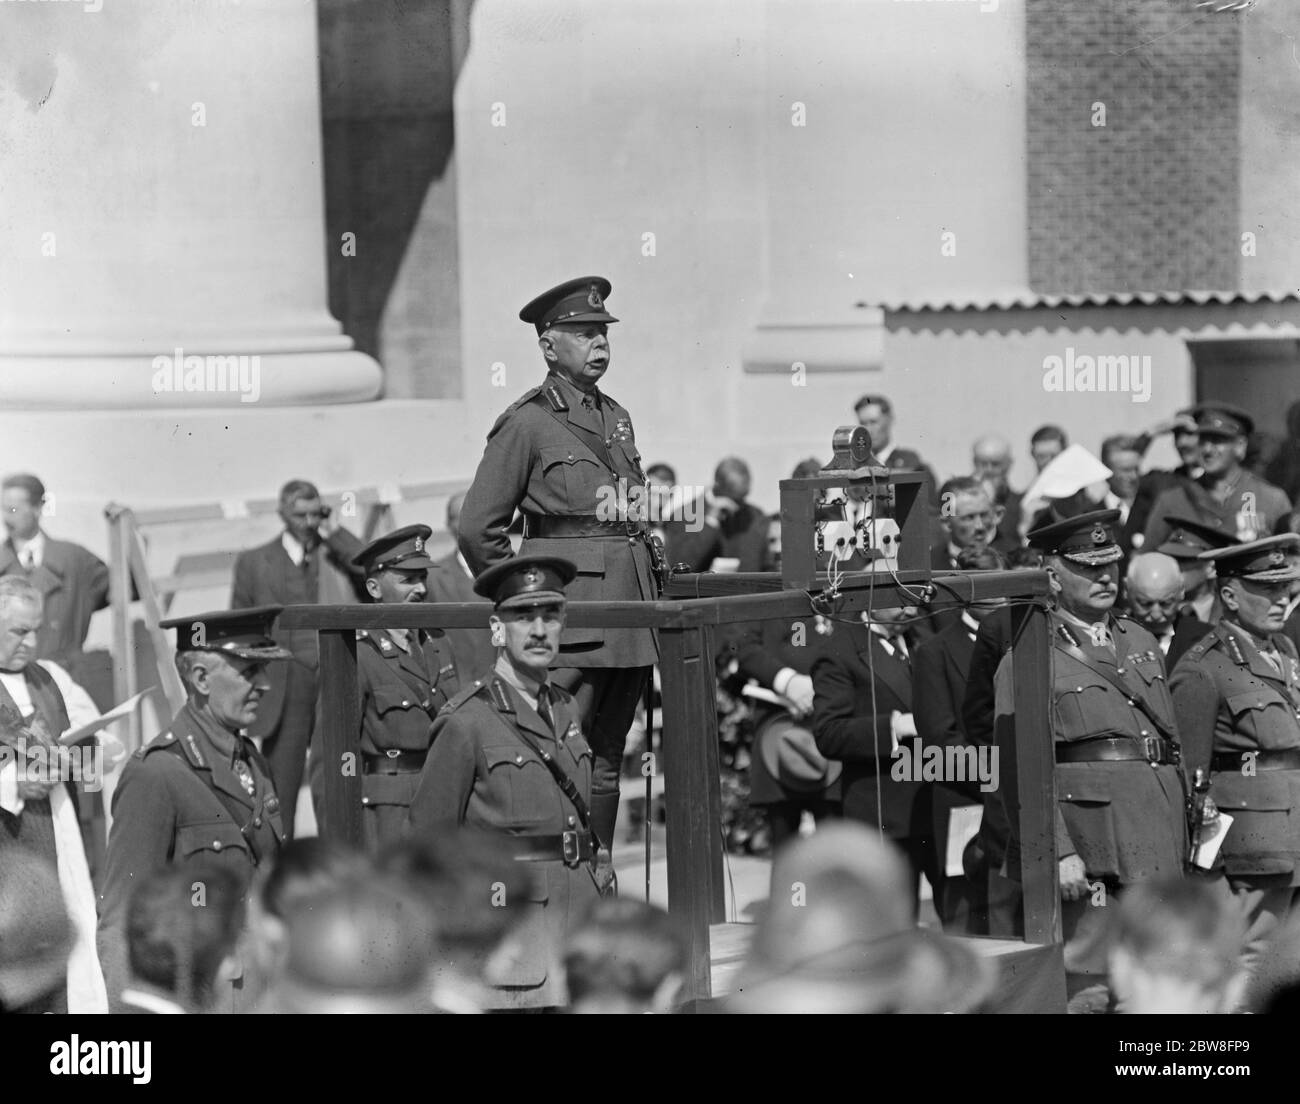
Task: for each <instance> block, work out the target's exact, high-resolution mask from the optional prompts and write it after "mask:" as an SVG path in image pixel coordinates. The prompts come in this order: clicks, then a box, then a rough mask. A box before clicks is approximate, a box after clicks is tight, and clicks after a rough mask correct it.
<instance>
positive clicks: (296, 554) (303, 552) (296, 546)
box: [280, 529, 307, 567]
mask: <svg viewBox="0 0 1300 1104" xmlns="http://www.w3.org/2000/svg"><path fill="white" fill-rule="evenodd" d="M280 544H281V545H282V546H283V548H284V550H285V552H286V553H287V554H288V556H289V559H291V560H292V561H293V566H294V567H302V561H303V560H305V559H306V558H307V549H305V548H304V547H303V546H302V542H301V541H300V540H298V538H297V537H295V536H294V535H293V534H292V533H290V532H289V530H288V529H286V530H285V531H284V532H283V533H281V534H280Z"/></svg>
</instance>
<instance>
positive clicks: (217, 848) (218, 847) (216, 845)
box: [212, 840, 221, 851]
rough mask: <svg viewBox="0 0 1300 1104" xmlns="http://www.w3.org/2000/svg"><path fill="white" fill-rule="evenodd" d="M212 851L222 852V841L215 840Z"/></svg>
mask: <svg viewBox="0 0 1300 1104" xmlns="http://www.w3.org/2000/svg"><path fill="white" fill-rule="evenodd" d="M212 850H213V851H220V850H221V841H220V840H213V841H212Z"/></svg>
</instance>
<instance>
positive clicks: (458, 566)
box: [427, 494, 497, 681]
mask: <svg viewBox="0 0 1300 1104" xmlns="http://www.w3.org/2000/svg"><path fill="white" fill-rule="evenodd" d="M464 501H465V496H464V494H454V495H452V496H451V498H449V499H448V500H447V532H448V533H450V534H451V538H452V540H453V541H455V540H458V539H459V537H460V508H461V506H462V504H463V503H464ZM427 585H428V588H429V599H428V600H429V601H430V602H481V603H482V604H483V628H481V629H445V630H444V632H445V633H446V634H447V643H448V644H449V645H450V646H451V654H452V655H453V656H454V657H455V659H456V670H457V671H458V672H459V673H460V677H461V678H462V679H463V680H465V681H469V680H471V679H474V678H477V677H478V676H479V675H481V674H482V673H483V672H484V671H486V670H488V669H489V668H490V667H491V666H492V664H494V663H495V662H496V661H497V650H496V649H495V648H494V647H492V640H491V634H490V633H489V632H488V629H487V618H488V613H489V612H490V610H489V609H488V603H487V601H486V600H485V599H483V598H481V597H479V596H478V595H477V594H475V593H474V576H473V574H472V573H471V572H470V570H469V565H468V564H467V563H466V562H465V557H464V556H463V555H462V554H461V551H460V549H459V548H453V549H452V550H451V551H450V552H449V553H448V554H447V555H446V556H444V557H443V558H442V559H440V560H435V561H434V564H433V566H432V567H431V568H429V575H428V579H427Z"/></svg>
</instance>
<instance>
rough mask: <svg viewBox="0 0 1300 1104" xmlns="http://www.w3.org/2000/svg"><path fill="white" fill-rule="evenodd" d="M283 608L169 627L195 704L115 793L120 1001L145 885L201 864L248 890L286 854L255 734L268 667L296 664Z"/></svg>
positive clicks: (180, 621) (105, 945)
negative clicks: (149, 878)
mask: <svg viewBox="0 0 1300 1104" xmlns="http://www.w3.org/2000/svg"><path fill="white" fill-rule="evenodd" d="M280 608H281V607H279V606H260V607H255V608H253V609H240V610H229V611H222V612H220V613H203V614H199V615H197V616H194V617H181V618H173V619H172V620H170V621H164V622H162V627H163V628H165V629H167V628H174V629H176V669H177V671H179V672H180V676H181V681H182V682H183V683H184V684H185V692H186V696H187V701H186V703H185V705H184V706H182V707H181V710H180V712H179V713H177V714H176V716H175V717H173V718H172V723H171V727H170V728H168V729H167V730H166V731H165V732H162V733H160V734H159V735H158V736H156V737H155V738H154V739H153V740H151V741H149V743H147V744H146V745H145V746H144V747H142V748H141V749H140V750H139V751H137V752H136V753H135V754H134V755H133V756H132V757H131V758H130V759H129V760H128V761H127V764H126V766H125V767H123V768H122V777H121V779H120V780H119V782H118V784H117V789H116V791H115V792H114V794H113V827H112V830H111V831H110V833H109V837H108V858H107V862H106V866H105V872H104V883H103V884H104V890H103V894H102V901H101V904H102V907H101V909H100V917H99V929H100V941H101V959H102V960H103V962H104V964H105V973H106V975H107V976H108V980H109V991H110V995H111V994H112V993H114V992H116V991H117V990H118V989H120V987H121V985H122V984H123V983H124V982H125V980H126V975H125V965H126V957H125V923H126V908H127V903H128V899H129V897H130V895H131V890H132V888H133V887H134V886H136V885H137V884H139V882H140V880H141V879H142V878H144V877H145V876H146V875H147V874H149V873H151V872H152V871H153V870H154V869H156V868H157V867H159V866H162V865H164V864H167V863H173V862H180V861H182V860H184V859H192V858H195V857H198V856H201V857H203V858H204V859H207V860H211V861H213V862H215V863H217V864H219V865H221V866H223V867H225V868H227V869H229V870H231V871H232V872H233V873H234V874H235V875H236V876H237V877H238V878H239V883H240V885H241V887H243V889H244V890H246V889H247V887H248V884H249V882H250V881H251V880H252V877H253V872H254V871H255V870H256V869H257V868H258V867H259V866H262V865H263V864H266V865H269V864H271V863H272V862H274V860H275V858H276V855H277V854H278V853H279V850H280V845H281V843H282V841H283V839H284V826H283V824H282V822H281V816H280V813H281V808H280V799H279V798H278V797H277V796H276V792H275V786H274V784H273V783H272V781H271V771H270V768H269V767H268V766H267V763H266V760H265V759H264V758H263V757H262V754H261V752H259V751H258V750H257V747H256V746H255V745H254V743H253V741H252V740H251V739H250V738H249V737H248V736H247V735H246V734H245V730H246V729H247V728H248V727H249V726H250V725H252V724H253V722H254V721H255V720H256V719H257V710H258V705H259V703H260V702H261V700H262V696H263V695H264V694H265V693H266V692H267V689H268V682H267V678H266V665H267V663H269V662H271V661H272V660H282V659H290V658H292V653H291V652H289V651H288V650H287V649H285V648H281V647H280V646H279V645H277V644H276V642H275V640H274V639H272V637H271V626H272V624H273V622H274V621H275V618H276V615H277V614H279V612H280ZM237 1002H238V998H237ZM221 1010H223V1011H228V1010H229V1009H228V1008H225V1009H221Z"/></svg>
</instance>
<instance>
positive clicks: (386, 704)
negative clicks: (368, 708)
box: [374, 686, 430, 721]
mask: <svg viewBox="0 0 1300 1104" xmlns="http://www.w3.org/2000/svg"><path fill="white" fill-rule="evenodd" d="M374 696H375V712H376V713H378V714H379V716H380V717H381V718H383V719H384V720H387V721H393V720H397V719H398V718H397V717H390V716H386V714H390V713H393V712H395V711H397V712H399V713H401V712H409V711H410V710H421V711H423V710H424V709H427V708H428V706H429V701H430V699H429V697H428V695H425V696H424V697H423V698H422V697H420V696H419V695H418V694H415V693H413V692H412V691H410V690H407V689H405V688H404V687H400V686H380V687H377V688H376V689H375V692H374ZM426 719H427V718H426Z"/></svg>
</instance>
